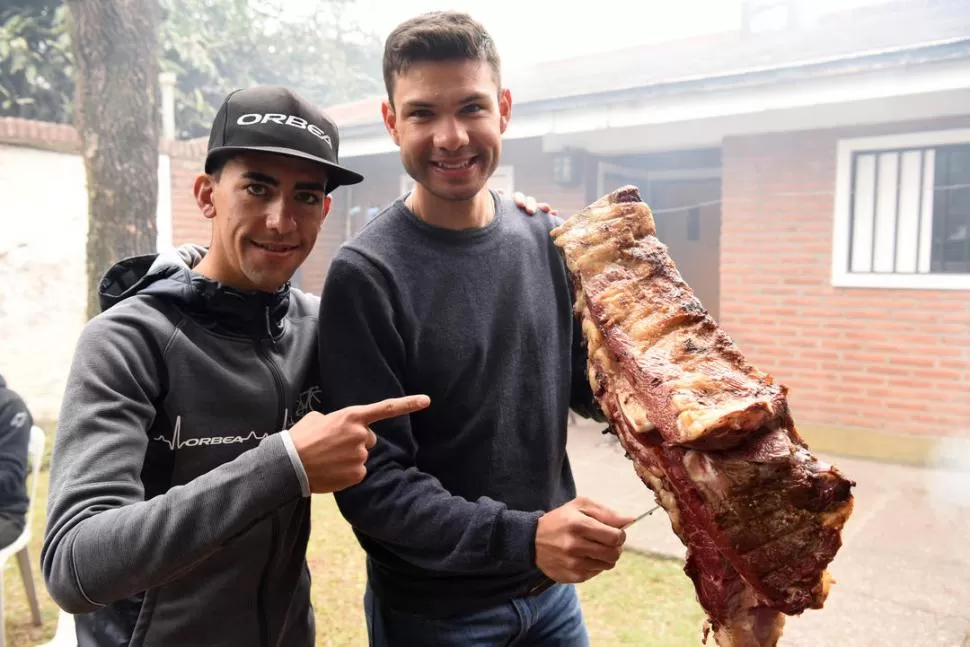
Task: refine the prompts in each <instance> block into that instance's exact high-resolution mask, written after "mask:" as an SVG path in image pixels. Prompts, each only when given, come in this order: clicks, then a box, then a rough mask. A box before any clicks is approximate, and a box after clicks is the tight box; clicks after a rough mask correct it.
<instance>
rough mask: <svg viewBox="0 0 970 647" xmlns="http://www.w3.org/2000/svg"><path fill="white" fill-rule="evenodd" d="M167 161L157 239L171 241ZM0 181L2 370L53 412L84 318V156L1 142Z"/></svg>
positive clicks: (27, 396) (40, 411)
mask: <svg viewBox="0 0 970 647" xmlns="http://www.w3.org/2000/svg"><path fill="white" fill-rule="evenodd" d="M168 161H169V160H168V157H167V156H163V158H162V159H160V164H159V201H158V202H159V214H160V217H159V222H158V231H159V238H160V240H159V245H160V246H167V245H170V244H171V231H172V227H171V212H172V209H171V179H170V170H169V164H168ZM0 187H3V190H2V191H0V374H2V375H3V376H4V378H5V379H6V380H7V383H8V385H9V386H10V387H11V388H12V389H14V390H15V391H17V392H18V393H20V395H21V396H22V397H23V398H24V400H26V401H27V406H29V407H30V409H31V411H32V412H33V415H34V417H35V418H37V419H51V418H55V417H56V416H57V414H58V412H59V409H60V401H61V396H62V394H63V390H64V382H65V379H66V377H67V372H68V369H69V368H70V363H71V358H72V357H73V355H74V345H75V343H76V341H77V337H78V335H79V334H80V331H81V328H82V326H83V325H84V321H85V307H86V303H87V299H86V295H85V289H86V280H85V275H84V272H85V269H84V254H85V247H86V237H87V204H88V197H87V188H86V182H85V171H84V163H83V161H82V160H81V158H80V156H78V155H73V154H67V153H55V152H51V151H46V150H39V149H34V148H27V147H23V146H8V145H4V144H0ZM166 237H167V238H166Z"/></svg>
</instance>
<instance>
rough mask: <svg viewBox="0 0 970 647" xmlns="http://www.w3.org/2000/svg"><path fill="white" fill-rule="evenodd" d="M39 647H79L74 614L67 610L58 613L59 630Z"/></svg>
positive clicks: (38, 646)
mask: <svg viewBox="0 0 970 647" xmlns="http://www.w3.org/2000/svg"><path fill="white" fill-rule="evenodd" d="M37 647H77V631H76V630H75V629H74V616H72V615H71V614H70V613H68V612H67V611H61V612H60V613H58V614H57V631H56V632H55V633H54V637H53V638H51V639H50V641H49V642H46V643H42V644H40V645H37Z"/></svg>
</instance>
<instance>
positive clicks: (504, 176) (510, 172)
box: [400, 166, 515, 198]
mask: <svg viewBox="0 0 970 647" xmlns="http://www.w3.org/2000/svg"><path fill="white" fill-rule="evenodd" d="M400 182H401V184H400V192H401V193H400V195H402V196H403V195H406V194H407V193H410V191H411V189H412V188H413V187H414V178H413V177H411V176H410V175H408V174H407V173H401V180H400ZM488 186H489V188H491V189H495V190H499V189H501V190H502V191H503V192H504V193H505V195H506V196H507V197H510V198H511V197H512V193H513V192H514V191H515V169H514V167H512V166H498V167H496V169H495V172H494V173H492V177H490V178H488Z"/></svg>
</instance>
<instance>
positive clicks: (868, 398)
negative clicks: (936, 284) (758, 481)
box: [721, 119, 970, 435]
mask: <svg viewBox="0 0 970 647" xmlns="http://www.w3.org/2000/svg"><path fill="white" fill-rule="evenodd" d="M968 125H970V119H955V120H947V121H937V122H934V123H926V122H922V123H912V124H896V125H893V126H885V127H883V126H880V127H873V128H865V129H852V130H838V131H837V130H832V131H815V132H803V133H786V134H778V135H771V136H757V137H743V138H731V139H728V140H726V141H725V143H724V149H723V157H722V159H723V184H722V186H723V189H722V191H723V196H722V197H723V200H724V204H723V212H722V214H723V215H722V234H721V236H722V237H721V259H722V265H721V297H722V301H721V322H722V324H723V325H724V327H725V328H726V329H727V330H728V332H729V333H730V334H731V335H732V336H733V337H734V338H735V340H736V341H737V343H738V344H739V345H740V347H741V348H742V349H744V352H745V353H746V354H747V355H748V357H749V358H750V359H751V361H752V362H753V363H754V364H756V365H758V366H760V367H762V368H763V369H765V370H767V371H769V372H771V373H772V374H774V375H775V376H776V378H777V379H778V380H779V381H781V382H783V383H785V384H787V385H788V386H789V387H790V388H791V403H792V407H793V411H794V414H795V416H796V419H798V420H800V421H802V423H803V424H804V423H811V424H822V425H833V426H849V427H861V428H869V429H876V430H884V431H889V432H898V433H912V434H933V435H957V434H960V435H970V397H968V390H970V294H968V293H967V292H966V291H954V290H933V291H930V290H887V289H857V288H833V287H832V285H831V258H832V257H831V254H832V225H833V209H834V194H833V191H834V186H835V174H836V170H835V164H836V142H837V140H838V139H839V138H841V137H857V136H866V135H877V134H888V133H895V132H907V131H915V130H926V129H939V128H951V127H966V126H968ZM786 192H789V193H801V194H806V193H808V194H811V193H813V192H814V193H815V195H799V196H794V195H792V196H785V195H780V194H781V193H786Z"/></svg>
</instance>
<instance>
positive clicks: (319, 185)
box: [243, 171, 326, 193]
mask: <svg viewBox="0 0 970 647" xmlns="http://www.w3.org/2000/svg"><path fill="white" fill-rule="evenodd" d="M243 177H244V178H246V179H247V180H254V181H256V182H262V183H263V184H270V185H272V186H275V187H278V186H279V185H280V181H279V180H277V179H276V178H275V177H273V176H272V175H266V174H265V173H260V172H259V171H246V172H245V173H243ZM294 188H295V189H296V190H297V191H319V192H320V193H326V187H325V186H324V183H323V182H300V183H299V184H297V185H296V186H295V187H294Z"/></svg>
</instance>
